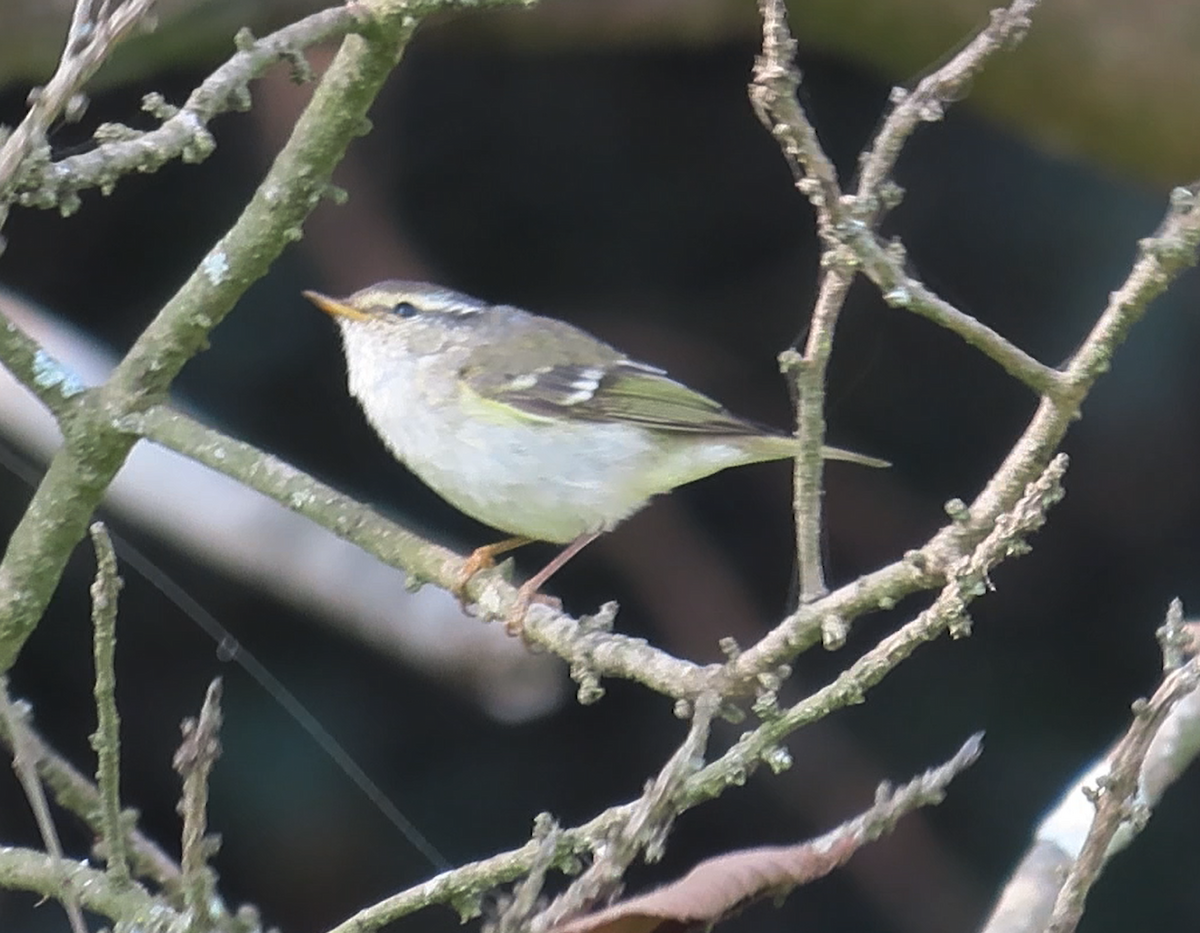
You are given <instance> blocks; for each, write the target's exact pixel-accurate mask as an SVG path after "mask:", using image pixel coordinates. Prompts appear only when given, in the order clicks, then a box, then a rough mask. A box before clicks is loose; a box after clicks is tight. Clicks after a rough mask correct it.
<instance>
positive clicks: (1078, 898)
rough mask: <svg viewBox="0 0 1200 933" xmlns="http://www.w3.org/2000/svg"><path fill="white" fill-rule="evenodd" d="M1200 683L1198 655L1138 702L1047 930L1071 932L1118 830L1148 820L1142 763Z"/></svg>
mask: <svg viewBox="0 0 1200 933" xmlns="http://www.w3.org/2000/svg"><path fill="white" fill-rule="evenodd" d="M1198 685H1200V660H1193V661H1191V662H1189V663H1188V664H1187V665H1185V666H1184V667H1182V668H1179V669H1178V670H1175V671H1172V672H1171V673H1169V674H1167V676H1166V677H1164V678H1163V682H1162V684H1161V685H1160V686H1159V688H1158V689H1157V690H1156V691H1154V696H1152V697H1151V698H1150V700H1149V701H1140V702H1139V703H1136V704H1134V720H1133V723H1132V725H1130V727H1129V730H1128V731H1127V732H1126V733H1125V736H1124V737H1123V738H1122V739H1121V741H1120V742H1118V743H1117V746H1116V748H1114V749H1113V752H1112V767H1111V768H1110V769H1109V771H1108V773H1107V774H1106V775H1105V776H1104V778H1103V780H1102V781H1101V782H1100V786H1099V790H1098V792H1097V797H1096V816H1095V818H1094V819H1093V821H1092V827H1091V829H1090V831H1089V832H1088V835H1087V840H1086V841H1085V842H1084V844H1083V848H1082V850H1081V851H1080V853H1079V857H1078V858H1076V859H1075V864H1074V865H1072V866H1071V871H1070V873H1069V874H1068V875H1067V879H1066V881H1064V882H1063V886H1062V890H1061V891H1059V893H1058V900H1057V901H1056V902H1055V904H1054V912H1053V913H1052V914H1051V916H1050V923H1049V924H1048V925H1047V927H1046V933H1072V931H1073V930H1074V929H1075V927H1076V926H1078V924H1079V920H1080V918H1082V916H1083V908H1084V905H1085V903H1086V902H1087V895H1088V892H1089V891H1090V890H1091V888H1092V885H1093V884H1095V883H1096V879H1097V878H1099V877H1100V872H1101V871H1102V870H1103V868H1104V865H1105V863H1106V862H1107V861H1108V855H1109V851H1110V846H1111V845H1112V842H1113V838H1114V837H1115V836H1116V834H1117V831H1118V830H1119V829H1120V828H1121V827H1122V826H1123V825H1127V824H1130V823H1131V822H1132V825H1134V826H1139V825H1142V824H1144V823H1145V820H1146V818H1147V816H1148V813H1147V812H1146V811H1145V806H1144V805H1142V806H1141V808H1140V811H1141V812H1139V807H1138V806H1137V804H1136V802H1135V798H1136V795H1137V790H1138V781H1139V777H1140V775H1141V772H1142V765H1143V763H1144V762H1145V760H1146V754H1147V752H1148V751H1149V750H1150V744H1151V742H1152V741H1153V740H1154V737H1155V735H1156V734H1157V733H1158V730H1159V727H1160V726H1161V725H1162V724H1163V721H1164V720H1165V719H1166V718H1167V715H1168V714H1169V713H1170V712H1171V710H1172V708H1173V707H1174V706H1175V704H1176V703H1177V702H1179V700H1181V699H1182V698H1183V697H1185V696H1187V695H1188V694H1190V693H1193V692H1195V690H1196V688H1197V686H1198Z"/></svg>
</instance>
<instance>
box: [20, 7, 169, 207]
mask: <svg viewBox="0 0 1200 933" xmlns="http://www.w3.org/2000/svg"><path fill="white" fill-rule="evenodd" d="M153 5H154V0H125V2H124V3H121V4H120V5H119V6H117V7H112V6H110V5H109V4H107V3H105V4H103V5H102V6H101V8H100V11H99V12H98V13H97V12H95V11H93V9H92V3H91V2H90V0H78V2H77V3H76V4H75V9H74V12H73V13H72V15H71V25H70V28H69V30H68V32H67V41H66V43H65V44H64V46H63V51H62V57H61V58H60V59H59V62H58V68H57V69H56V70H55V72H54V75H53V77H51V78H50V80H49V81H48V82H47V83H46V86H45V87H43V88H39V89H38V90H36V91H35V92H34V93H33V95H32V98H33V99H32V101H31V104H30V107H29V112H28V113H27V114H26V115H25V119H23V120H22V121H21V123H20V124H19V125H18V126H17V128H16V129H15V130H13V132H12V134H11V135H10V136H9V137H8V139H7V140H5V141H4V144H3V145H0V228H2V227H3V226H4V221H5V219H6V218H7V216H8V204H9V200H10V198H11V194H12V190H13V184H14V181H15V180H16V175H17V172H18V171H19V170H20V168H21V166H22V165H23V164H24V163H25V161H26V159H28V157H29V155H30V153H31V152H32V151H33V150H34V149H35V148H37V147H39V146H45V144H46V131H47V130H49V128H50V125H51V124H52V123H53V122H54V121H55V120H57V119H58V118H59V117H60V116H62V115H63V114H64V112H67V111H68V109H69V108H73V109H75V110H77V111H81V110H82V104H81V102H78V101H77V99H76V95H77V94H78V93H79V91H80V89H81V88H82V87H83V85H84V84H86V83H87V81H88V79H89V78H91V76H92V75H93V74H95V73H96V69H97V68H99V67H100V65H101V64H103V62H104V60H105V59H106V58H108V55H109V53H110V52H111V51H112V49H113V47H114V46H115V45H116V44H117V43H118V42H120V41H121V40H122V39H123V38H124V37H125V36H127V35H128V34H129V33H130V32H131V31H132V30H133V29H134V27H135V26H137V25H138V24H139V23H142V22H143V21H145V19H146V18H147V16H148V15H149V13H150V9H151V7H152V6H153Z"/></svg>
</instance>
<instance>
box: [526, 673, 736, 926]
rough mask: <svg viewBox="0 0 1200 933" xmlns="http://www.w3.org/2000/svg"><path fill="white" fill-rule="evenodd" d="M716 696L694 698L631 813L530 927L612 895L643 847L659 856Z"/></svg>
mask: <svg viewBox="0 0 1200 933" xmlns="http://www.w3.org/2000/svg"><path fill="white" fill-rule="evenodd" d="M718 705H719V698H718V697H717V696H716V695H715V694H711V693H710V694H705V695H704V696H702V697H701V698H700V699H699V700H698V701H697V702H696V704H695V709H694V711H693V714H692V724H691V728H689V729H688V734H687V737H686V738H685V739H684V740H683V743H682V744H681V745H680V746H679V748H678V749H677V750H676V751H675V754H673V755H672V756H671V757H670V758H669V759H668V760H667V763H666V764H665V765H663V767H662V769H661V770H660V771H659V773H658V776H657V777H656V778H655V779H654V780H653V781H651V782H650V783H649V784H648V785H647V787H646V791H645V793H644V794H642V797H641V799H640V800H638V801H636V802H635V803H634V804H633V807H632V810H631V812H630V814H629V818H628V819H627V820H625V821H624V822H623V823H622V824H621V826H620V828H619V829H618V830H617V831H616V832H615V833H613V834H612V835H611V836H610V837H608V838H607V839H605V840H604V841H603V842H602V843H601V844H600V845H598V846H597V847H596V851H595V860H594V861H593V862H592V864H591V866H590V867H589V868H588V870H587V871H585V872H584V873H583V874H582V875H580V876H579V877H578V878H577V879H576V880H575V881H573V882H572V883H571V885H570V887H568V888H567V890H566V891H564V892H563V893H562V894H561V895H559V896H558V897H557V898H555V900H554V902H553V903H552V904H551V905H550V906H549V907H547V908H546V910H545V911H543V912H542V913H541V914H539V915H538V916H537V917H535V918H533V920H532V922H531V923H530V924H529V927H528V929H529V930H530V931H532V933H539V931H542V930H546V929H548V928H550V927H553V926H554V925H555V924H557V923H560V922H561V921H562V920H563V918H565V917H570V916H573V915H575V914H577V913H579V912H581V911H582V910H584V909H586V908H588V907H590V906H592V905H594V904H596V903H597V902H598V901H599V900H600V899H601V898H604V897H607V896H611V895H612V893H613V892H614V891H615V890H616V888H617V885H618V884H619V883H620V881H621V878H622V877H624V875H625V871H626V869H627V868H628V867H629V866H630V864H632V862H633V860H634V859H635V858H637V856H638V854H639V853H641V852H645V853H646V860H647V861H654V860H656V859H657V858H659V857H660V856H661V853H662V847H663V845H664V843H665V841H666V835H667V832H668V831H669V830H670V828H671V824H672V823H673V821H674V819H675V816H676V815H677V813H678V812H679V809H680V808H679V805H678V799H677V797H678V794H679V791H680V789H681V788H682V787H683V785H684V782H685V781H686V780H687V778H689V777H691V775H693V774H695V773H696V772H697V771H699V770H700V768H701V767H702V766H703V764H704V749H705V747H706V746H707V745H708V734H709V728H710V726H711V725H712V719H713V715H714V714H715V713H716V711H717V707H718Z"/></svg>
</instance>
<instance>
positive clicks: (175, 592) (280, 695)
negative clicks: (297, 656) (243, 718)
mask: <svg viewBox="0 0 1200 933" xmlns="http://www.w3.org/2000/svg"><path fill="white" fill-rule="evenodd" d="M0 466H3V467H5V468H6V469H7V470H9V472H11V473H12V474H13V475H15V476H16V477H18V478H19V479H21V480H23V481H24V482H26V483H27V484H28V485H29V486H30V487H36V486H37V484H38V482H39V481H40V479H41V473H40V471H39V470H38V469H37V468H36V467H34V466H33V465H32V464H31V463H29V462H28V461H27V460H25V459H24V458H23V457H22V456H21V455H19V454H18V453H17V452H16V451H15V450H13V449H12V448H11V447H9V446H8V445H7V444H3V443H0ZM109 537H110V538H111V539H112V543H113V547H114V548H115V549H116V551H117V555H118V556H119V557H120V558H121V559H122V560H124V561H125V563H127V564H128V565H129V566H130V567H132V568H133V569H134V570H135V571H136V572H137V573H139V574H140V575H141V576H142V578H143V579H144V580H145V581H146V582H147V583H149V584H150V585H151V586H153V587H154V588H155V589H156V590H158V591H159V592H160V593H161V594H162V595H163V596H165V597H166V599H167V601H168V602H170V603H172V604H173V605H174V606H175V607H176V608H177V609H179V611H180V612H182V613H183V614H184V615H186V616H187V617H188V618H189V619H191V620H192V621H193V622H194V623H195V624H196V625H197V626H199V628H200V629H201V630H202V631H203V632H204V633H205V634H206V635H208V636H209V638H211V639H212V640H213V641H214V642H216V645H217V659H218V660H219V661H222V662H228V661H234V662H236V663H237V665H238V666H239V667H241V668H242V670H244V671H245V672H246V673H247V674H249V675H250V678H251V680H253V681H254V682H255V683H257V684H258V685H259V686H260V687H262V689H263V690H265V691H266V693H267V694H268V695H269V696H270V697H271V698H272V699H274V700H275V702H276V703H278V704H279V705H280V706H281V707H282V708H283V710H284V711H285V712H287V713H288V714H289V715H290V716H291V717H292V718H293V719H294V720H295V721H296V723H297V724H298V725H299V726H300V728H301V729H303V730H304V731H305V732H306V733H308V736H309V737H310V738H311V739H312V740H313V741H314V742H316V743H317V746H318V747H319V748H320V749H321V750H322V751H323V752H325V754H326V755H328V756H329V757H330V759H331V760H332V761H333V762H334V764H336V765H337V766H338V767H339V768H341V770H342V772H343V773H344V774H345V775H346V776H347V777H348V778H350V780H351V781H352V782H353V783H354V785H355V787H357V788H358V789H359V791H361V792H362V794H363V796H365V797H366V798H367V799H368V800H370V801H371V803H373V804H374V805H375V806H376V807H377V808H378V809H379V812H380V813H382V814H383V815H384V816H385V817H386V818H387V820H388V822H390V823H391V824H392V825H393V826H394V827H396V829H397V830H398V831H399V832H400V834H401V835H402V836H403V837H404V838H405V839H406V840H408V842H409V843H410V844H411V845H412V847H413V848H414V849H416V850H417V851H418V852H420V853H421V854H422V855H423V856H425V858H426V859H427V860H428V861H429V863H430V864H431V865H432V866H433V868H434V870H435V871H438V872H443V871H448V870H449V869H450V868H451V867H452V866H451V865H450V862H449V860H448V859H447V858H446V857H445V856H444V855H442V853H441V852H439V851H438V850H437V848H436V847H435V846H434V845H433V843H431V842H430V841H429V840H428V839H427V838H426V837H425V835H424V833H422V832H421V831H420V830H419V829H417V827H416V826H415V825H413V822H412V821H411V820H410V819H408V817H406V816H405V815H404V814H403V813H401V812H400V809H399V808H398V807H397V806H396V805H395V804H394V803H392V801H391V800H390V799H389V798H388V796H387V795H386V794H385V793H384V792H383V791H382V790H381V789H380V787H379V785H378V784H376V783H375V782H374V781H373V780H371V778H370V776H368V774H367V773H366V772H365V771H364V770H363V769H362V768H361V767H359V765H358V762H356V761H355V760H354V759H353V758H352V757H351V756H350V753H349V752H347V751H346V749H345V748H343V747H342V745H341V744H340V743H339V742H338V741H337V739H335V738H334V737H333V735H332V734H331V733H330V732H329V730H328V729H326V728H325V727H324V726H323V725H321V723H320V721H319V720H318V719H317V718H316V716H314V715H313V714H312V713H310V712H309V711H308V709H307V708H306V707H305V706H304V704H303V703H301V702H300V700H299V699H298V698H297V697H296V695H295V694H294V693H292V691H291V690H289V689H288V688H287V687H285V686H284V685H283V683H282V682H281V681H280V680H279V678H277V677H276V676H275V675H274V674H272V673H271V672H270V671H269V670H267V668H266V667H264V666H263V664H262V662H260V661H259V660H258V658H256V657H255V656H254V655H253V654H251V653H250V652H249V651H248V650H247V649H246V648H245V647H243V645H242V643H241V642H239V641H238V640H237V639H236V638H235V637H234V636H233V633H232V632H230V631H229V629H227V628H226V627H225V626H224V625H222V624H221V623H220V622H219V621H218V620H217V618H216V616H214V615H213V614H212V613H211V612H209V611H208V610H207V609H205V608H204V606H202V605H201V604H200V602H199V601H198V600H196V599H195V598H194V597H193V596H192V595H191V594H189V593H188V592H187V590H185V589H184V588H183V587H182V586H180V585H179V584H178V583H176V582H175V580H174V579H172V578H171V577H170V576H169V575H168V574H167V572H166V571H164V570H163V569H162V568H161V567H159V566H158V565H157V564H155V563H154V561H152V560H151V559H150V558H149V557H147V556H146V555H145V554H143V553H142V552H141V551H139V550H138V549H137V548H136V547H134V546H133V545H132V544H131V543H130V542H129V541H127V540H125V538H123V537H122V536H120V535H118V534H115V533H114V532H113V531H112V529H109Z"/></svg>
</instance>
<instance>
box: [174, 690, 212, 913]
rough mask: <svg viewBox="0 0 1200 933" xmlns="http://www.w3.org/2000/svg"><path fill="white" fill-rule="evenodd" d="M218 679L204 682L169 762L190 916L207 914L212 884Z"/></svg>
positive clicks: (185, 900) (185, 894) (185, 899)
mask: <svg viewBox="0 0 1200 933" xmlns="http://www.w3.org/2000/svg"><path fill="white" fill-rule="evenodd" d="M220 731H221V680H220V678H217V679H216V680H214V681H213V682H212V683H211V684H209V685H208V690H207V691H206V692H205V694H204V705H203V706H201V708H200V716H199V717H198V718H197V719H185V720H184V722H183V742H182V743H181V744H180V746H179V750H178V751H177V752H176V753H175V758H174V761H173V762H172V764H173V765H174V767H175V770H176V771H177V772H179V775H180V777H182V778H183V797H182V798H181V799H180V801H179V807H178V810H179V815H180V816H182V817H183V845H182V849H181V852H182V857H181V859H180V863H179V864H180V867H181V868H182V869H183V879H182V881H183V898H184V903H185V904H186V906H187V908H188V909H189V910H190V911H192V912H193V915H194V916H197V917H200V916H207V912H208V905H209V903H210V902H211V901H212V899H213V888H214V885H215V883H216V878H215V877H214V875H213V873H212V870H211V869H210V868H209V867H208V860H209V858H211V857H212V856H213V855H214V854H215V851H216V844H215V841H214V840H212V839H210V838H208V836H207V835H206V832H207V827H208V815H207V814H208V776H209V774H210V773H211V772H212V768H213V765H214V764H216V761H217V758H218V757H219V756H220V754H221V744H220V741H219V740H218V738H217V736H218V734H219V733H220Z"/></svg>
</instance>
